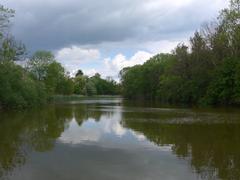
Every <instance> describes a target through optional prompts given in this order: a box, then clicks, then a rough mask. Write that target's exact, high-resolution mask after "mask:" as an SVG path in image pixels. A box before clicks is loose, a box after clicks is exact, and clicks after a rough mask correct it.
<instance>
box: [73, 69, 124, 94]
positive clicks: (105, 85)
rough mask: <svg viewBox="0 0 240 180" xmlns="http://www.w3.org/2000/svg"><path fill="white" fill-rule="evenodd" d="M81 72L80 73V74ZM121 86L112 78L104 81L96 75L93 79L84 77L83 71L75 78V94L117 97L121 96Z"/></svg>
mask: <svg viewBox="0 0 240 180" xmlns="http://www.w3.org/2000/svg"><path fill="white" fill-rule="evenodd" d="M79 72H80V73H79ZM119 89H120V88H119V86H118V85H117V83H116V82H115V81H114V80H112V79H111V78H110V77H109V78H107V79H102V78H101V76H100V74H98V73H96V74H95V75H94V76H93V77H90V78H89V77H87V76H84V74H83V73H82V71H81V70H79V71H78V73H77V75H76V77H75V78H74V93H75V94H81V95H90V96H91V95H117V94H120V90H119Z"/></svg>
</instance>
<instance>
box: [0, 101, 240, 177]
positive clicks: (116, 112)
mask: <svg viewBox="0 0 240 180" xmlns="http://www.w3.org/2000/svg"><path fill="white" fill-rule="evenodd" d="M0 179H9V180H79V179H93V180H94V179H98V180H99V179H100V180H108V179H109V180H115V179H117V180H118V179H119V180H123V179H124V180H142V179H144V180H159V179H163V180H174V179H178V180H181V179H182V180H188V179H191V180H192V179H240V111H238V110H237V109H228V110H226V109H212V110H206V109H205V110H201V109H186V108H157V107H151V106H146V105H145V106H144V105H139V104H136V103H135V104H130V103H124V102H122V100H121V99H120V98H112V99H110V98H108V99H107V98H106V99H85V100H79V101H74V102H73V101H71V102H66V103H62V104H58V105H51V106H48V107H46V108H42V109H40V110H39V109H38V110H31V111H26V112H0Z"/></svg>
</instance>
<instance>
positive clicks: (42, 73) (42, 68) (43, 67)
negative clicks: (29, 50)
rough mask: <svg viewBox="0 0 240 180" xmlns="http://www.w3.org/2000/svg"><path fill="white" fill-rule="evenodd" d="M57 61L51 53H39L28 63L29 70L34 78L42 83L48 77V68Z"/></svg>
mask: <svg viewBox="0 0 240 180" xmlns="http://www.w3.org/2000/svg"><path fill="white" fill-rule="evenodd" d="M54 61H55V58H54V55H53V54H52V53H51V52H49V51H37V52H35V54H34V55H33V56H32V57H31V58H30V60H29V61H28V63H27V69H28V70H29V71H30V72H31V73H32V74H33V76H34V77H35V78H36V79H37V80H39V81H42V80H44V79H45V78H46V76H47V71H48V67H49V65H50V64H51V63H53V62H54Z"/></svg>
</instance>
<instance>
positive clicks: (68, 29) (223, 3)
mask: <svg viewBox="0 0 240 180" xmlns="http://www.w3.org/2000/svg"><path fill="white" fill-rule="evenodd" d="M0 4H2V5H4V6H6V7H8V8H12V9H14V10H15V11H16V14H15V18H14V19H13V20H12V27H11V28H12V33H13V34H14V35H15V37H16V39H18V40H21V41H22V42H24V43H25V45H26V46H27V49H28V51H29V54H31V53H33V52H35V51H37V50H50V51H52V52H53V53H54V55H55V57H56V59H57V61H59V62H61V63H62V64H63V66H64V67H65V68H66V69H67V70H68V71H69V72H70V73H71V74H74V73H75V72H76V71H77V70H78V69H81V70H83V72H84V73H85V74H87V75H89V76H92V75H94V74H95V73H96V72H99V73H100V74H101V75H102V76H103V77H107V76H112V77H113V78H114V79H118V73H119V71H120V70H121V69H122V68H124V67H127V66H134V65H136V64H143V63H144V62H146V61H147V60H148V59H149V58H150V57H152V56H154V55H156V54H158V53H167V52H171V50H173V49H174V48H175V47H176V46H177V44H179V43H183V42H185V43H187V42H188V40H189V38H190V36H192V35H193V33H194V31H196V30H197V29H199V28H200V27H201V25H202V24H204V23H206V22H209V21H213V20H214V19H216V17H217V15H218V13H219V11H220V10H221V9H223V8H225V7H227V5H228V2H227V0H171V1H170V0H1V2H0Z"/></svg>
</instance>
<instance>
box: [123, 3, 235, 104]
mask: <svg viewBox="0 0 240 180" xmlns="http://www.w3.org/2000/svg"><path fill="white" fill-rule="evenodd" d="M189 44H190V45H186V44H184V43H181V44H179V45H178V46H177V47H176V48H175V49H174V50H173V51H172V52H171V53H169V54H158V55H156V56H154V57H152V58H151V59H150V60H148V61H147V62H146V63H145V64H143V65H136V66H134V67H130V68H124V69H122V71H121V72H120V75H121V83H122V89H123V95H124V96H125V97H127V98H131V99H150V100H154V101H159V102H163V103H186V104H202V105H210V104H213V105H214V104H215V105H216V104H219V105H229V104H240V0H231V1H230V5H229V7H228V8H226V9H223V10H222V11H221V12H220V14H219V16H218V18H217V20H215V21H214V22H210V23H207V24H205V25H204V26H202V27H201V29H200V30H198V31H196V32H195V34H194V36H193V37H191V38H190V43H189Z"/></svg>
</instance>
